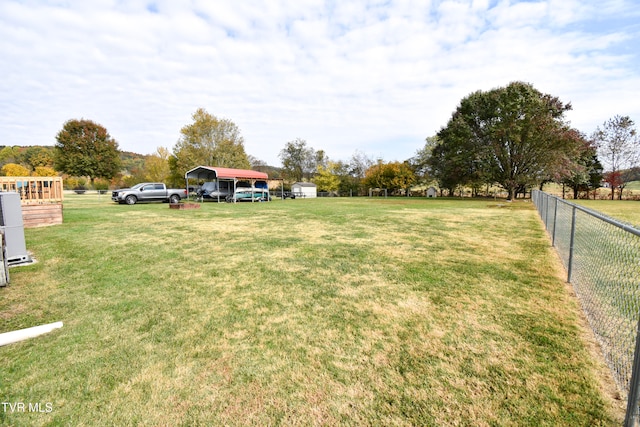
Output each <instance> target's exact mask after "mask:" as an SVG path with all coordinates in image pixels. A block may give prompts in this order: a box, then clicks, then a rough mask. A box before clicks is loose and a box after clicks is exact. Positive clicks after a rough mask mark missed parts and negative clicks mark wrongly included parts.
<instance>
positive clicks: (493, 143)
mask: <svg viewBox="0 0 640 427" xmlns="http://www.w3.org/2000/svg"><path fill="white" fill-rule="evenodd" d="M570 109H571V104H564V103H562V102H561V101H560V100H559V99H558V98H557V97H553V96H551V95H547V94H543V93H541V92H539V91H538V90H536V89H535V88H534V87H533V86H532V85H530V84H528V83H522V82H513V83H510V84H509V85H508V86H506V87H502V88H497V89H493V90H490V91H488V92H483V91H477V92H474V93H472V94H470V95H469V96H467V97H466V98H464V99H463V100H462V101H461V103H460V106H458V108H457V109H456V111H455V112H454V113H453V116H452V117H451V119H450V120H449V122H448V123H447V126H446V127H444V128H443V129H442V130H441V131H440V132H439V133H438V139H439V143H438V145H445V146H449V147H448V148H447V149H444V150H440V151H443V152H444V153H441V155H442V156H444V158H441V159H440V161H441V162H444V163H441V165H442V164H444V165H446V164H447V158H448V157H449V158H450V159H453V161H454V163H455V165H456V167H453V168H451V171H450V173H453V174H462V177H460V180H461V181H462V182H461V183H463V184H467V183H469V182H473V181H477V180H480V181H492V182H497V183H498V184H500V185H502V186H503V187H504V188H505V189H506V190H507V192H508V198H509V199H510V200H511V199H513V198H514V197H515V193H516V190H517V189H518V188H522V187H525V186H530V185H533V184H534V183H536V182H539V181H540V180H541V179H542V177H544V176H547V175H548V174H549V170H550V169H551V168H552V167H554V165H555V162H556V161H557V158H558V157H559V156H569V157H570V156H573V155H575V154H574V152H575V150H576V147H575V145H574V141H573V140H572V139H571V138H567V137H566V136H567V129H568V126H567V124H566V123H565V121H564V119H563V116H564V113H565V112H566V111H567V110H570ZM436 147H437V146H436ZM434 150H435V148H434ZM449 178H452V177H449Z"/></svg>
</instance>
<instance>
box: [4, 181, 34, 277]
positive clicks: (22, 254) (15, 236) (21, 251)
mask: <svg viewBox="0 0 640 427" xmlns="http://www.w3.org/2000/svg"><path fill="white" fill-rule="evenodd" d="M0 231H1V232H2V233H3V234H4V241H5V245H6V256H7V257H6V260H7V264H9V265H13V264H21V263H23V262H31V256H29V253H28V252H27V246H26V244H25V241H24V225H23V222H22V206H21V205H20V195H19V194H18V193H15V192H0Z"/></svg>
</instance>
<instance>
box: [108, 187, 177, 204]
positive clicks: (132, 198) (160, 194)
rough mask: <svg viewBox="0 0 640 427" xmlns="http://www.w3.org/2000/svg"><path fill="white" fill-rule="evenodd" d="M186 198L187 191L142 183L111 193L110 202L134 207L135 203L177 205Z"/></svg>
mask: <svg viewBox="0 0 640 427" xmlns="http://www.w3.org/2000/svg"><path fill="white" fill-rule="evenodd" d="M186 198H187V190H185V189H182V188H181V189H177V188H167V187H166V186H165V185H164V184H163V183H161V182H142V183H140V184H136V185H134V186H133V187H131V188H122V189H120V190H114V191H113V192H112V193H111V200H113V201H114V202H118V203H126V204H128V205H135V204H136V203H137V202H169V203H179V202H180V200H182V199H186Z"/></svg>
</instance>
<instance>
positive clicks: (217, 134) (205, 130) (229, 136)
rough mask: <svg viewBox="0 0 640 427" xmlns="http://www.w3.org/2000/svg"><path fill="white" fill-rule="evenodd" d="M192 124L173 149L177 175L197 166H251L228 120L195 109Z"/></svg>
mask: <svg viewBox="0 0 640 427" xmlns="http://www.w3.org/2000/svg"><path fill="white" fill-rule="evenodd" d="M191 117H192V119H193V123H191V124H188V125H186V126H184V127H183V128H182V129H181V130H180V134H181V136H180V139H179V140H178V142H177V143H176V145H175V146H174V147H173V153H174V155H175V157H176V163H175V167H177V168H178V170H177V171H176V173H177V174H178V175H180V174H182V175H184V173H185V172H186V171H188V170H189V169H191V168H193V167H196V166H198V165H204V166H219V167H227V168H238V169H248V168H249V167H250V166H251V165H250V163H249V158H248V156H247V153H246V152H245V150H244V138H243V137H242V135H241V134H240V129H239V128H238V126H236V124H235V123H233V122H232V121H231V120H229V119H219V118H217V117H216V116H214V115H212V114H210V113H208V112H207V111H206V110H205V109H204V108H199V109H198V110H196V112H195V113H193V115H192V116H191Z"/></svg>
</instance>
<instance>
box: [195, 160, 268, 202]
mask: <svg viewBox="0 0 640 427" xmlns="http://www.w3.org/2000/svg"><path fill="white" fill-rule="evenodd" d="M184 179H185V181H186V184H187V188H189V180H190V179H194V180H196V181H197V182H199V181H205V182H217V183H218V184H217V187H218V188H220V182H223V181H226V182H228V183H229V185H230V186H231V188H233V193H234V194H235V190H236V188H237V185H238V181H249V182H250V183H251V187H252V188H255V185H256V181H267V179H269V177H268V175H267V174H266V173H264V172H258V171H254V170H249V169H232V168H219V167H211V166H198V167H195V168H193V169H191V170H189V171H187V173H185V174H184ZM267 190H268V188H267ZM219 201H220V195H218V202H219Z"/></svg>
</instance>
